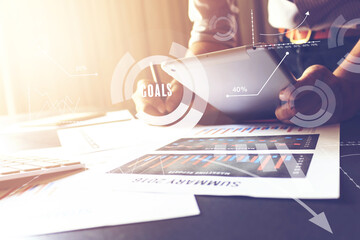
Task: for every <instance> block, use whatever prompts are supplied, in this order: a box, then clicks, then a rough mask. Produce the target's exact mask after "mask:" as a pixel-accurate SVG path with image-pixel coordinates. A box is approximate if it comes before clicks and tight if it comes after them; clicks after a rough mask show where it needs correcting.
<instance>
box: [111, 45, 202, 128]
mask: <svg viewBox="0 0 360 240" xmlns="http://www.w3.org/2000/svg"><path fill="white" fill-rule="evenodd" d="M187 51H188V49H187V48H185V47H184V46H182V45H180V44H177V43H175V42H173V43H172V45H171V48H170V51H169V55H170V56H172V58H171V57H168V56H163V55H154V56H149V57H146V58H144V59H142V60H140V61H138V62H136V61H135V59H134V58H133V57H132V56H131V54H130V53H126V54H125V55H124V56H123V57H122V58H121V59H120V61H119V63H118V64H117V65H116V67H115V70H114V72H113V76H112V81H111V101H112V104H116V103H121V102H123V101H126V100H130V99H131V97H132V95H133V93H134V89H135V84H136V77H137V76H138V75H139V73H140V72H141V71H142V70H144V69H145V68H147V67H149V66H150V64H154V65H160V64H162V63H163V62H168V61H170V60H174V59H177V61H181V60H179V58H181V57H183V56H184V54H185V53H186V52H187ZM192 57H194V60H195V61H193V62H192V66H191V68H190V67H189V66H187V64H186V63H183V64H182V67H183V68H184V69H185V71H179V72H180V75H179V79H176V80H178V81H179V82H180V83H182V82H184V81H186V82H187V83H189V82H191V84H192V88H191V89H199V88H201V89H203V93H204V94H202V96H201V97H202V98H200V97H199V96H197V95H195V96H193V93H192V92H191V91H190V90H188V89H187V88H184V91H183V96H182V100H181V102H180V104H179V106H178V107H177V108H176V109H175V110H174V111H172V112H171V113H169V114H167V115H164V116H152V115H149V114H147V113H145V112H138V113H137V115H136V116H137V117H138V118H139V119H141V120H143V121H144V122H146V123H147V124H150V125H155V126H171V127H180V128H184V127H185V128H192V127H194V126H195V125H196V124H197V123H198V122H199V121H200V119H201V117H202V116H203V114H204V112H205V109H206V106H207V101H208V94H209V90H208V89H209V86H208V81H207V76H206V73H205V71H204V69H203V67H202V65H201V63H200V61H198V60H197V58H196V57H195V56H192ZM194 69H195V70H194Z"/></svg>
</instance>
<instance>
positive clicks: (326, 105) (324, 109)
mask: <svg viewBox="0 0 360 240" xmlns="http://www.w3.org/2000/svg"><path fill="white" fill-rule="evenodd" d="M290 88H291V91H292V93H291V96H290V99H291V101H290V107H291V108H295V102H294V101H295V99H296V97H297V96H298V95H299V94H300V93H302V92H304V91H311V92H314V93H316V94H317V95H319V97H320V98H321V107H320V109H319V110H318V112H316V113H314V114H311V115H305V114H303V113H301V112H297V113H296V114H295V116H294V117H292V118H291V119H290V122H291V123H293V124H295V125H297V126H299V127H306V128H313V127H319V126H321V125H323V124H325V123H327V122H328V121H329V120H330V118H331V117H332V116H333V115H334V112H335V108H336V98H335V94H334V92H333V91H332V89H331V88H330V87H329V86H328V85H327V84H326V83H324V82H323V81H320V80H316V81H315V84H314V86H311V85H307V86H301V87H299V88H295V87H294V86H293V85H291V86H290Z"/></svg>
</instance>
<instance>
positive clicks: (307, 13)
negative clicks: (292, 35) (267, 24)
mask: <svg viewBox="0 0 360 240" xmlns="http://www.w3.org/2000/svg"><path fill="white" fill-rule="evenodd" d="M309 15H310V12H309V11H307V12H306V13H305V18H304V20H302V22H301V23H300V24H299V25H298V26H297V27H295V28H293V29H291V30H288V31H286V32H283V33H260V35H264V36H276V35H284V34H286V33H288V32H292V31H295V30H296V29H298V28H299V27H300V26H301V25H303V23H304V22H305V21H306V19H307V18H308V16H309Z"/></svg>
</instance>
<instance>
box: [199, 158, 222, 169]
mask: <svg viewBox="0 0 360 240" xmlns="http://www.w3.org/2000/svg"><path fill="white" fill-rule="evenodd" d="M219 157H220V156H216V157H214V158H213V159H211V160H210V161H209V162H207V163H205V164H204V165H203V166H202V167H203V168H205V167H207V166H209V165H210V164H211V163H213V162H214V161H215V160H216V159H218V158H219Z"/></svg>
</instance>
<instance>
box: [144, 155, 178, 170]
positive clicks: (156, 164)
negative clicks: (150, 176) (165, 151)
mask: <svg viewBox="0 0 360 240" xmlns="http://www.w3.org/2000/svg"><path fill="white" fill-rule="evenodd" d="M172 157H173V156H169V157H167V158H165V159H164V160H161V159H160V161H159V162H158V163H155V164H154V165H152V166H151V167H150V168H155V167H157V166H159V165H161V164H163V163H164V162H166V161H167V160H169V159H170V158H172Z"/></svg>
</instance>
